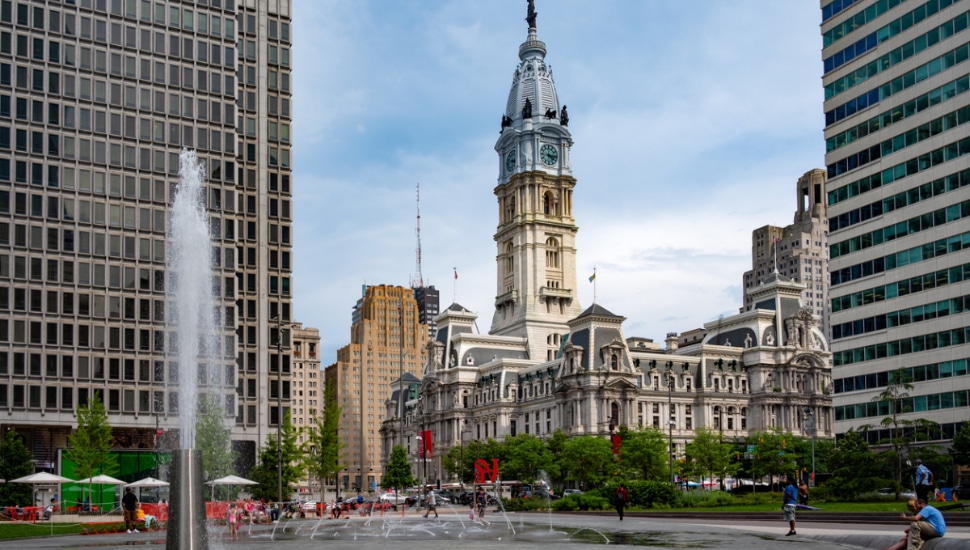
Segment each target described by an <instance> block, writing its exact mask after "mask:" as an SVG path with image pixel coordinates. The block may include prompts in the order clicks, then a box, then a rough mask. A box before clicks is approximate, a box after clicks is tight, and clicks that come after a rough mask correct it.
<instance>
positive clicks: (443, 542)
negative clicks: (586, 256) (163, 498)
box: [3, 511, 970, 550]
mask: <svg viewBox="0 0 970 550" xmlns="http://www.w3.org/2000/svg"><path fill="white" fill-rule="evenodd" d="M716 518H717V516H716V514H712V519H705V520H697V519H684V520H679V519H667V518H665V519H662V520H658V519H656V518H653V519H649V518H642V517H636V516H627V518H626V519H625V520H624V521H622V522H621V521H619V520H618V519H617V518H616V516H615V515H605V514H539V513H527V514H508V516H507V519H506V518H505V517H504V516H502V515H501V514H500V513H494V514H490V515H489V517H487V519H488V520H489V522H490V524H483V523H478V522H471V521H468V519H467V516H465V515H464V514H462V513H459V512H458V511H445V512H443V513H442V514H441V517H439V518H437V519H435V518H431V519H424V518H423V517H421V516H420V515H418V514H415V513H414V512H413V511H409V512H408V513H407V514H406V515H405V516H403V517H402V516H401V515H400V514H388V515H387V516H385V517H379V516H374V517H355V518H352V519H349V520H331V519H322V520H317V519H306V520H292V521H284V522H283V523H281V524H275V525H253V526H250V525H244V526H243V527H242V529H241V530H240V531H241V532H240V540H239V542H229V541H228V536H227V532H226V528H225V527H222V526H220V527H214V528H212V530H211V531H210V547H211V548H216V549H218V548H227V547H234V548H240V549H241V550H242V549H257V548H264V547H266V546H267V545H272V546H274V547H276V546H278V547H280V548H283V549H285V550H302V549H308V548H318V547H320V546H321V545H324V544H325V545H326V546H328V547H338V548H359V549H362V550H371V549H373V550H377V549H380V550H385V549H389V548H412V547H414V545H415V544H420V545H421V547H422V548H450V547H453V546H454V545H455V544H460V545H461V546H462V548H463V549H467V550H476V549H479V548H495V547H496V544H504V545H512V546H514V547H515V548H517V549H523V550H528V549H533V548H535V549H537V548H540V547H543V546H548V545H550V544H555V545H556V546H562V547H564V548H566V549H567V550H568V548H576V549H580V548H585V547H590V546H603V545H604V544H610V545H622V546H639V547H646V548H706V549H722V548H723V549H728V548H731V549H750V550H761V549H768V548H772V549H777V548H778V547H779V545H782V544H783V545H785V546H784V547H785V548H886V547H888V546H889V545H890V544H892V543H893V542H894V541H895V540H897V539H898V538H899V537H900V536H901V535H902V532H903V529H904V527H905V525H903V524H900V525H864V526H853V525H851V524H837V523H830V524H826V523H805V524H804V525H800V526H799V527H798V535H797V536H794V537H785V536H784V535H785V533H786V532H787V530H788V526H787V524H786V523H785V522H784V521H782V519H781V516H780V514H779V519H778V521H776V522H744V523H743V524H742V523H741V522H737V521H729V520H719V519H716ZM38 534H40V532H39V533H38ZM164 541H165V532H164V531H156V532H150V533H137V534H117V535H91V536H82V535H78V536H65V537H41V536H39V537H38V538H33V539H28V540H18V541H7V542H4V543H3V546H5V547H13V546H16V547H18V548H19V549H20V550H33V549H43V548H92V549H94V548H115V547H118V546H132V545H135V546H140V545H149V546H156V545H159V544H164ZM956 548H960V549H966V548H970V528H967V527H955V528H951V529H949V530H948V532H947V535H946V537H945V538H944V539H940V540H938V541H934V542H931V543H929V544H927V545H926V546H925V547H924V549H925V550H952V549H956Z"/></svg>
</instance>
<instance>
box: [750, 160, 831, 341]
mask: <svg viewBox="0 0 970 550" xmlns="http://www.w3.org/2000/svg"><path fill="white" fill-rule="evenodd" d="M795 190H796V201H797V204H796V206H795V220H794V222H793V223H792V224H791V225H788V226H785V227H775V226H773V225H766V226H764V227H760V228H758V229H755V230H754V231H753V232H752V233H751V271H746V272H745V273H744V280H743V283H744V307H743V308H742V309H741V311H751V310H752V309H753V308H754V307H755V303H754V298H753V292H754V290H755V289H756V288H757V287H758V286H759V285H760V284H761V283H762V282H764V281H765V280H767V279H768V277H769V276H771V274H772V273H774V272H775V271H777V272H778V273H779V274H780V275H783V276H785V277H788V278H790V279H791V280H792V281H794V282H796V283H803V284H804V285H805V290H803V291H802V304H803V305H804V306H805V307H807V308H808V309H810V310H811V312H812V313H813V314H814V315H815V316H816V317H818V319H819V322H820V323H819V324H820V328H821V329H822V332H823V333H825V334H828V326H829V323H828V320H829V312H828V309H829V308H828V298H827V297H828V288H829V280H828V279H829V277H828V257H829V247H828V218H827V217H826V215H825V200H824V196H825V170H821V169H815V170H809V171H808V172H806V173H805V174H804V175H803V176H802V177H800V178H798V182H797V183H796V185H795Z"/></svg>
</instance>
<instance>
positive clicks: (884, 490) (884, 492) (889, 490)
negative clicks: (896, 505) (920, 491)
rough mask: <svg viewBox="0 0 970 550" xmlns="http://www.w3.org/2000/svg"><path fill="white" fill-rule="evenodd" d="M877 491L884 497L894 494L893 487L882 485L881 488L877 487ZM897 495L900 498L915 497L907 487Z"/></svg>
mask: <svg viewBox="0 0 970 550" xmlns="http://www.w3.org/2000/svg"><path fill="white" fill-rule="evenodd" d="M877 492H878V493H879V495H880V496H884V497H895V496H896V490H895V489H893V488H892V487H883V488H882V489H879V490H878V491H877ZM899 496H900V498H916V493H914V492H912V491H909V490H907V489H903V490H902V491H900V492H899ZM930 496H932V495H930Z"/></svg>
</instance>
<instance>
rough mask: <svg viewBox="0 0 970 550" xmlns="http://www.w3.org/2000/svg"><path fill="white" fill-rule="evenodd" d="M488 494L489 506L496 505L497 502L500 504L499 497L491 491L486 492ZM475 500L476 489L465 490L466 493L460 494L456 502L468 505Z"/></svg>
mask: <svg viewBox="0 0 970 550" xmlns="http://www.w3.org/2000/svg"><path fill="white" fill-rule="evenodd" d="M486 495H487V496H488V505H489V506H495V505H496V504H498V499H497V498H495V495H493V494H491V493H486ZM474 500H475V491H465V492H464V493H462V494H460V495H458V499H457V501H456V502H458V504H464V505H465V506H468V505H469V504H471V503H472V502H473V501H474Z"/></svg>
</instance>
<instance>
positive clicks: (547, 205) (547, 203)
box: [542, 193, 552, 215]
mask: <svg viewBox="0 0 970 550" xmlns="http://www.w3.org/2000/svg"><path fill="white" fill-rule="evenodd" d="M551 208H552V198H551V197H550V196H549V193H546V194H545V195H543V196H542V213H543V214H546V215H548V214H549V213H550V212H549V210H550V209H551Z"/></svg>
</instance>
